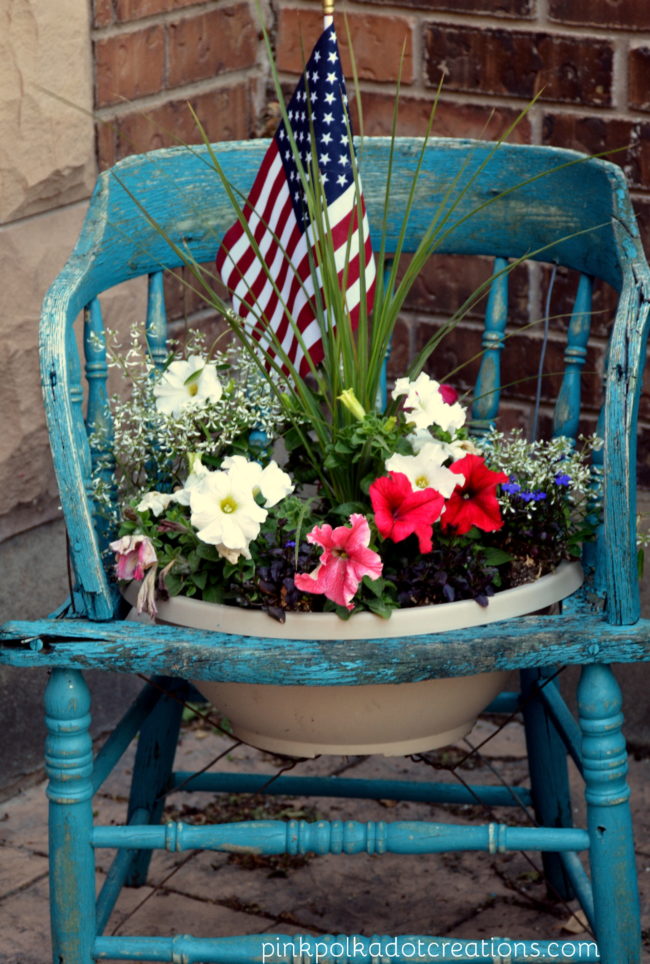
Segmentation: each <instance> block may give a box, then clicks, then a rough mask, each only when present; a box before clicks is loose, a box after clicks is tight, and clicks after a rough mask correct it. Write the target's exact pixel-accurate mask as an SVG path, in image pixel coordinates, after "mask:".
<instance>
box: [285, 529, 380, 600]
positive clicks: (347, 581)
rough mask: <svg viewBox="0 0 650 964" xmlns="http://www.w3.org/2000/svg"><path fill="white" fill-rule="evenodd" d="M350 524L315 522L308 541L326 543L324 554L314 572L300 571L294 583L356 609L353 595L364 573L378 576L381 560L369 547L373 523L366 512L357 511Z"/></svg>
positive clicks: (302, 588) (323, 545)
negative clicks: (365, 514)
mask: <svg viewBox="0 0 650 964" xmlns="http://www.w3.org/2000/svg"><path fill="white" fill-rule="evenodd" d="M350 523H351V526H337V528H336V529H332V527H331V525H328V524H325V525H323V526H314V528H313V529H312V531H311V532H310V533H309V534H308V536H307V541H308V542H311V543H312V544H313V545H318V546H322V547H323V550H324V551H323V554H322V556H321V557H320V562H319V564H318V566H317V567H316V569H314V571H313V572H311V573H297V574H296V575H295V576H294V583H295V585H296V587H297V588H298V589H301V590H302V591H303V592H313V593H323V594H324V595H325V596H327V598H328V599H331V600H332V602H335V603H337V605H339V606H345V607H346V608H347V609H353V608H354V606H353V603H352V601H351V600H352V597H353V596H354V594H355V592H356V591H357V589H358V588H359V583H360V582H361V580H362V579H363V577H364V576H370V577H371V578H372V579H378V578H379V576H381V573H382V562H381V559H380V557H379V555H378V553H376V552H374V551H373V550H372V549H369V548H368V543H369V542H370V526H369V525H368V520H367V519H366V517H365V516H363V515H360V514H359V513H354V514H353V515H351V516H350Z"/></svg>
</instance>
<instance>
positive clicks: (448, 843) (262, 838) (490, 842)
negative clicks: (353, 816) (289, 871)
mask: <svg viewBox="0 0 650 964" xmlns="http://www.w3.org/2000/svg"><path fill="white" fill-rule="evenodd" d="M92 843H93V847H96V848H101V847H104V848H110V849H112V848H114V847H124V848H126V849H127V850H128V849H131V850H137V849H140V848H142V849H145V848H146V849H148V850H168V851H170V852H171V853H182V852H183V851H186V850H215V851H222V852H225V853H249V854H306V853H316V854H321V855H322V854H365V853H368V854H437V853H446V852H451V851H454V850H483V851H485V852H486V853H491V854H497V853H506V852H508V851H511V850H540V851H549V850H552V851H559V852H561V851H569V850H573V851H576V850H588V849H589V834H588V833H587V831H586V830H582V829H580V828H576V827H554V828H549V827H510V826H508V825H507V824H504V823H488V824H477V825H476V826H472V827H468V826H467V824H451V823H434V822H432V821H428V820H395V821H393V822H391V823H385V822H384V821H372V820H369V821H367V822H365V823H360V822H359V821H356V820H345V821H343V820H318V821H316V822H310V821H307V820H247V821H245V822H241V823H214V824H210V826H201V827H197V826H194V825H193V824H186V823H181V822H178V821H176V822H171V823H167V824H165V825H164V826H138V825H136V824H129V825H128V826H125V827H124V826H120V827H114V826H96V827H95V829H94V831H93V838H92Z"/></svg>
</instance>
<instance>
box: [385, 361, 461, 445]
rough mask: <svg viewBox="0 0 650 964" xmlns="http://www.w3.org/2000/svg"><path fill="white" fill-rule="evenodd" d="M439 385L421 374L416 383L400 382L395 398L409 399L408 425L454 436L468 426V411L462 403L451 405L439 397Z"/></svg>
mask: <svg viewBox="0 0 650 964" xmlns="http://www.w3.org/2000/svg"><path fill="white" fill-rule="evenodd" d="M439 389H440V382H437V381H436V380H435V379H433V378H429V376H428V375H425V373H424V372H421V373H420V374H419V375H418V377H417V378H416V379H415V381H413V382H412V381H410V380H409V379H408V378H398V379H397V381H396V382H395V388H394V389H393V398H399V396H400V395H406V398H405V399H404V408H405V409H406V411H407V412H408V420H409V422H413V423H414V425H415V427H416V428H417V429H423V428H428V427H429V426H430V425H437V426H439V427H440V428H441V429H442V431H443V432H455V431H457V430H458V429H459V428H462V426H463V425H464V424H465V417H466V416H465V409H464V408H463V406H462V405H461V404H460V402H454V403H453V405H448V404H447V402H445V400H444V398H443V397H442V395H441V394H440V391H439Z"/></svg>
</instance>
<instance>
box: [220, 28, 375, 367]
mask: <svg viewBox="0 0 650 964" xmlns="http://www.w3.org/2000/svg"><path fill="white" fill-rule="evenodd" d="M347 103H348V99H347V95H346V92H345V80H344V78H343V72H342V69H341V59H340V54H339V50H338V45H337V41H336V33H335V31H334V27H333V26H329V27H327V28H326V29H325V30H324V31H323V33H322V34H321V36H320V39H319V40H318V43H317V44H316V46H315V47H314V49H313V51H312V53H311V56H310V58H309V60H308V62H307V66H306V67H305V72H304V73H303V75H302V77H301V79H300V81H299V83H298V85H297V87H296V89H295V91H294V93H293V96H292V98H291V100H290V102H289V104H288V106H287V117H288V120H289V123H290V125H291V130H292V132H293V137H294V141H295V145H296V148H297V150H298V152H299V154H300V159H301V162H302V167H303V170H304V172H305V174H306V175H307V177H311V176H312V175H311V174H310V172H313V171H315V170H316V169H317V170H318V171H319V172H320V180H321V183H322V189H323V193H324V196H325V202H326V205H327V223H328V224H329V227H330V229H331V235H332V238H333V240H334V249H335V253H336V268H337V272H338V277H339V284H340V285H343V284H345V289H346V290H345V301H346V304H347V309H348V311H349V314H350V321H351V324H352V327H353V328H356V326H357V323H358V318H359V311H360V301H361V297H362V293H363V291H362V286H361V282H360V274H361V272H363V274H364V279H365V300H366V304H367V310H368V313H369V312H370V310H371V308H372V300H373V293H374V282H375V262H374V258H373V254H372V248H371V244H370V231H369V227H368V219H367V216H366V212H365V206H364V204H363V198H361V203H360V207H361V212H362V231H361V232H359V230H358V210H359V198H358V194H357V188H356V187H355V178H354V174H353V168H352V162H351V152H352V151H353V150H354V148H353V146H352V144H351V143H350V131H351V129H350V124H349V119H348V114H347ZM243 215H244V217H245V219H246V221H247V223H248V228H249V231H250V232H251V234H252V236H253V237H254V238H255V241H256V243H257V246H258V250H259V253H260V255H261V258H260V257H258V256H257V254H256V252H255V250H254V247H253V245H252V244H251V241H250V239H249V237H248V235H247V233H246V231H245V229H244V227H243V226H242V224H241V223H240V221H239V220H237V221H236V222H235V224H233V225H232V227H231V228H230V229H229V230H228V232H227V233H226V235H225V236H224V239H223V242H222V245H221V247H220V249H219V251H218V253H217V269H218V270H219V273H220V274H221V277H222V280H223V282H224V284H225V285H226V287H227V288H228V290H229V292H230V294H231V296H232V301H233V309H234V311H235V312H236V314H238V315H239V316H240V317H241V318H242V319H243V320H244V322H245V324H246V326H247V327H248V329H249V331H251V332H252V333H253V336H254V337H255V338H256V339H257V340H258V341H259V342H260V344H261V346H262V347H263V349H264V351H265V352H266V353H267V355H269V356H270V357H271V358H273V357H276V356H279V357H278V362H279V363H280V364H281V367H283V368H284V369H285V370H286V358H288V359H289V360H290V361H291V363H292V364H293V366H294V367H295V368H296V369H297V370H298V372H299V373H300V375H301V376H304V375H305V374H306V373H307V372H308V371H309V364H308V361H307V359H306V358H305V355H304V352H303V346H302V345H301V344H300V341H299V338H298V337H297V333H296V330H295V329H296V328H297V329H298V331H299V332H300V334H301V337H302V342H303V345H304V349H305V350H306V351H307V352H308V353H309V355H310V356H311V359H312V361H313V363H314V364H318V363H319V362H320V361H321V360H322V358H323V345H322V339H321V335H322V332H321V324H322V323H324V324H325V325H332V326H333V325H334V324H335V321H334V319H332V318H328V317H327V312H326V311H325V310H322V311H321V312H320V313H321V318H322V319H323V321H322V322H321V323H319V321H318V319H317V313H316V307H317V304H318V296H317V295H316V285H315V278H314V274H316V283H317V284H318V286H319V288H320V292H321V294H320V304H321V305H323V304H324V302H323V294H322V291H323V288H322V283H321V278H320V270H319V269H318V268H317V264H318V257H317V251H316V248H317V244H318V240H319V237H320V239H321V243H322V238H323V234H324V232H323V229H322V227H320V228H317V227H315V226H314V224H312V223H311V221H310V218H309V212H308V210H307V205H306V203H305V198H304V192H303V187H302V183H301V178H300V175H299V172H298V168H297V165H296V161H295V159H294V152H293V150H292V147H291V144H290V140H289V136H288V133H287V129H286V127H285V124H284V122H282V123H281V124H280V126H279V128H278V130H277V131H276V133H275V136H274V138H273V140H272V141H271V144H270V146H269V149H268V151H267V153H266V154H265V156H264V160H263V161H262V165H261V167H260V169H259V171H258V173H257V176H256V178H255V182H254V184H253V187H252V189H251V192H250V194H249V196H248V198H247V201H246V204H245V206H244V208H243ZM361 239H362V240H361ZM360 243H361V244H362V245H363V252H361V251H360V250H359V248H360ZM364 252H365V257H364ZM261 259H263V262H264V264H265V265H266V268H265V267H264V266H263V264H262V260H261ZM271 279H273V283H272V281H271ZM276 289H277V290H276ZM269 332H274V333H275V337H274V336H273V335H272V334H270V333H269ZM276 338H277V341H278V342H279V344H280V348H279V349H278V348H277V346H276V341H275V339H276ZM274 346H276V347H274ZM285 356H286V358H285Z"/></svg>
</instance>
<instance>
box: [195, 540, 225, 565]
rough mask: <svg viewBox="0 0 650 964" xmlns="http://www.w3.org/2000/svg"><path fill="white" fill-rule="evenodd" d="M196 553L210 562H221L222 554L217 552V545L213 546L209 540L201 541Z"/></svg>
mask: <svg viewBox="0 0 650 964" xmlns="http://www.w3.org/2000/svg"><path fill="white" fill-rule="evenodd" d="M196 554H197V556H198V557H199V559H207V560H208V561H209V562H219V561H220V559H221V556H220V555H219V553H218V552H217V547H216V546H211V545H209V544H208V543H207V542H199V543H198V544H197V547H196Z"/></svg>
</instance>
